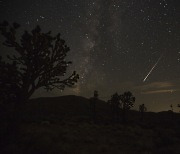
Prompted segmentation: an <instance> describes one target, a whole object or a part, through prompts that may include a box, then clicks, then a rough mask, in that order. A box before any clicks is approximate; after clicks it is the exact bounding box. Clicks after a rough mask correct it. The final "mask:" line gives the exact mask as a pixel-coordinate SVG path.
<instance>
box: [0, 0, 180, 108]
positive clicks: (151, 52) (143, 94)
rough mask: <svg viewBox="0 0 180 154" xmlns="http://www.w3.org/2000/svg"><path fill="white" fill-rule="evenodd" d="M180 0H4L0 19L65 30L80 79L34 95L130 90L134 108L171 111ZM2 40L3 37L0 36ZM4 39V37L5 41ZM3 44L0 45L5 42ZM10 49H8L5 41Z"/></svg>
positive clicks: (178, 84)
mask: <svg viewBox="0 0 180 154" xmlns="http://www.w3.org/2000/svg"><path fill="white" fill-rule="evenodd" d="M179 10H180V1H179V0H34V1H32V0H26V1H25V0H0V19H1V21H3V20H7V21H9V22H14V21H15V22H17V23H19V24H20V25H21V26H22V27H21V29H22V30H25V29H26V30H32V28H34V27H35V26H36V25H40V27H41V28H42V30H43V32H47V31H49V30H51V31H52V32H53V34H56V33H58V32H60V33H61V36H62V38H63V39H64V40H65V41H66V43H67V45H68V46H69V47H70V49H71V51H70V52H69V54H68V57H67V58H68V59H69V60H71V61H72V62H73V65H71V66H70V67H69V69H68V72H67V74H68V73H70V72H72V71H73V70H76V71H77V72H78V74H79V75H80V80H79V82H78V84H77V85H76V87H75V88H72V89H70V88H66V89H65V90H64V91H63V92H61V91H59V90H54V91H52V92H48V93H47V92H45V91H44V90H42V89H39V90H38V91H37V92H36V93H35V94H34V95H33V97H42V96H61V95H67V94H73V95H80V96H84V97H87V98H89V97H92V96H93V92H94V90H98V92H99V97H100V99H102V100H108V99H110V96H111V95H112V94H113V93H115V92H118V93H119V94H121V93H123V92H124V91H131V92H132V93H133V94H134V95H135V97H136V103H135V109H137V108H138V105H139V104H142V103H144V104H145V105H146V106H147V108H148V110H149V111H162V110H169V109H170V104H173V106H174V110H175V111H178V109H177V107H176V106H177V104H179V103H180V29H179V28H180V11H179ZM0 39H1V40H2V36H1V37H0ZM1 42H2V41H1ZM1 42H0V43H1ZM0 48H1V49H2V50H1V51H0V52H2V51H3V53H2V54H4V53H6V51H7V50H8V49H6V48H5V47H3V46H2V43H1V45H0Z"/></svg>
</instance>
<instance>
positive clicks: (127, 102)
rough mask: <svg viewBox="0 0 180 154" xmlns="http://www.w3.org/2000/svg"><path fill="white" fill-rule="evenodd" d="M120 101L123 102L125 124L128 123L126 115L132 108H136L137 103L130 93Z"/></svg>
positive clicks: (125, 94) (122, 96)
mask: <svg viewBox="0 0 180 154" xmlns="http://www.w3.org/2000/svg"><path fill="white" fill-rule="evenodd" d="M120 100H121V103H122V104H121V107H122V118H123V122H126V120H127V119H126V116H127V115H126V114H127V112H128V110H130V108H131V107H133V106H134V103H135V97H134V96H133V94H132V93H131V92H130V91H128V92H124V94H122V95H120Z"/></svg>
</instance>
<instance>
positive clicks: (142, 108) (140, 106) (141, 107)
mask: <svg viewBox="0 0 180 154" xmlns="http://www.w3.org/2000/svg"><path fill="white" fill-rule="evenodd" d="M146 111H147V108H146V107H145V105H144V104H141V105H139V112H140V113H141V120H142V121H143V119H144V112H146Z"/></svg>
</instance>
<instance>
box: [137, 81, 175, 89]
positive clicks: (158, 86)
mask: <svg viewBox="0 0 180 154" xmlns="http://www.w3.org/2000/svg"><path fill="white" fill-rule="evenodd" d="M174 86H175V85H174V83H172V82H152V83H149V84H146V85H142V86H137V87H135V89H139V90H150V89H152V90H154V89H163V88H170V87H174Z"/></svg>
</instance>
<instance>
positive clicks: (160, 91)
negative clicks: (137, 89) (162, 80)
mask: <svg viewBox="0 0 180 154" xmlns="http://www.w3.org/2000/svg"><path fill="white" fill-rule="evenodd" d="M176 91H177V90H176V89H165V90H154V91H145V92H141V94H159V93H173V92H176Z"/></svg>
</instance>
